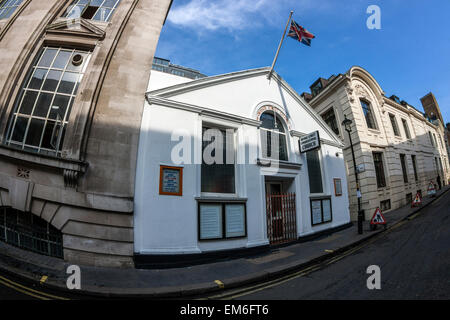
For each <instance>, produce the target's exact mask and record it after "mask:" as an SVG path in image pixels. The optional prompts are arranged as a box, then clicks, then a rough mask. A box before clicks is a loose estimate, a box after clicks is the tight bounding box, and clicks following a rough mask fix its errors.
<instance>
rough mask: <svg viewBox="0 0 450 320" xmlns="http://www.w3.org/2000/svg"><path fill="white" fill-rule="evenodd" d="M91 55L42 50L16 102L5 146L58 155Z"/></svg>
mask: <svg viewBox="0 0 450 320" xmlns="http://www.w3.org/2000/svg"><path fill="white" fill-rule="evenodd" d="M89 58H90V53H89V52H85V51H79V50H73V49H63V48H53V47H45V48H44V49H43V50H42V51H41V52H40V54H39V55H38V59H37V60H36V61H35V63H34V65H33V66H32V67H31V68H30V70H29V72H28V76H27V77H26V79H25V82H24V83H23V85H22V90H21V93H20V95H19V97H18V98H17V100H16V103H15V108H14V113H13V116H12V119H11V120H12V121H11V124H10V131H9V135H8V139H7V144H8V145H10V146H13V147H16V148H19V149H22V150H26V151H31V152H38V153H42V154H47V155H53V156H60V155H61V154H60V150H61V147H62V145H63V141H64V134H65V130H66V127H67V124H68V120H69V115H70V111H71V109H72V105H73V102H74V99H75V97H76V94H77V91H78V86H79V84H80V82H81V79H82V77H83V73H84V72H85V69H86V66H87V64H88V61H89Z"/></svg>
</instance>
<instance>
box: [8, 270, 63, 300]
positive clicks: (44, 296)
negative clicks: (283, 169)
mask: <svg viewBox="0 0 450 320" xmlns="http://www.w3.org/2000/svg"><path fill="white" fill-rule="evenodd" d="M0 285H3V286H5V287H8V288H10V289H13V290H15V291H17V292H20V293H22V294H25V295H27V296H30V297H33V298H36V299H39V300H69V299H67V298H64V297H58V296H54V295H52V294H48V293H45V292H42V291H38V290H34V289H31V288H28V287H26V286H24V285H21V284H20V283H17V282H14V281H12V280H10V279H7V278H5V277H3V276H0Z"/></svg>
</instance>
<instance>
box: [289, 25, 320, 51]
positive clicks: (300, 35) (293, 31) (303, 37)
mask: <svg viewBox="0 0 450 320" xmlns="http://www.w3.org/2000/svg"><path fill="white" fill-rule="evenodd" d="M288 37H291V38H294V39H295V40H298V41H299V42H301V43H303V44H305V45H307V46H309V47H310V46H311V40H312V39H314V38H315V36H314V35H313V34H312V33H310V32H309V31H308V30H306V29H305V28H303V27H302V26H301V25H299V24H298V23H297V22H295V21H294V20H292V21H291V28H290V29H289V33H288Z"/></svg>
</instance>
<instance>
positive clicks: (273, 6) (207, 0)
mask: <svg viewBox="0 0 450 320" xmlns="http://www.w3.org/2000/svg"><path fill="white" fill-rule="evenodd" d="M285 2H286V0H281V1H276V2H274V1H273V0H253V1H250V0H215V1H211V0H190V1H189V2H188V3H186V4H183V5H178V6H176V7H175V6H174V7H172V9H171V11H170V13H169V16H168V20H169V21H170V22H171V23H173V24H175V25H178V26H180V27H187V28H192V29H195V30H197V31H198V32H202V31H204V30H207V31H215V30H221V29H223V30H226V31H235V30H243V29H245V28H248V27H251V26H253V27H255V26H260V25H263V24H265V23H270V22H271V21H270V16H272V20H277V17H276V16H275V12H276V11H277V8H279V5H280V4H282V3H285ZM273 18H275V19H273Z"/></svg>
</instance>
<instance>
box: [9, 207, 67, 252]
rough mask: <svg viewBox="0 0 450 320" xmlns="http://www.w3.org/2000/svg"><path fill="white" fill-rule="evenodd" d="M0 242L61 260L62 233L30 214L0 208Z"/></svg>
mask: <svg viewBox="0 0 450 320" xmlns="http://www.w3.org/2000/svg"><path fill="white" fill-rule="evenodd" d="M0 241H3V242H6V243H9V244H12V245H14V246H17V247H19V248H22V249H25V250H29V251H33V252H37V253H40V254H45V255H48V256H52V257H57V258H63V257H64V255H63V245H62V233H61V231H59V230H57V229H56V228H55V227H53V226H51V225H50V224H49V223H48V222H47V221H45V220H43V219H41V218H39V217H38V216H35V215H34V214H32V213H30V212H22V211H19V210H16V209H13V208H5V207H3V208H2V207H0Z"/></svg>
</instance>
